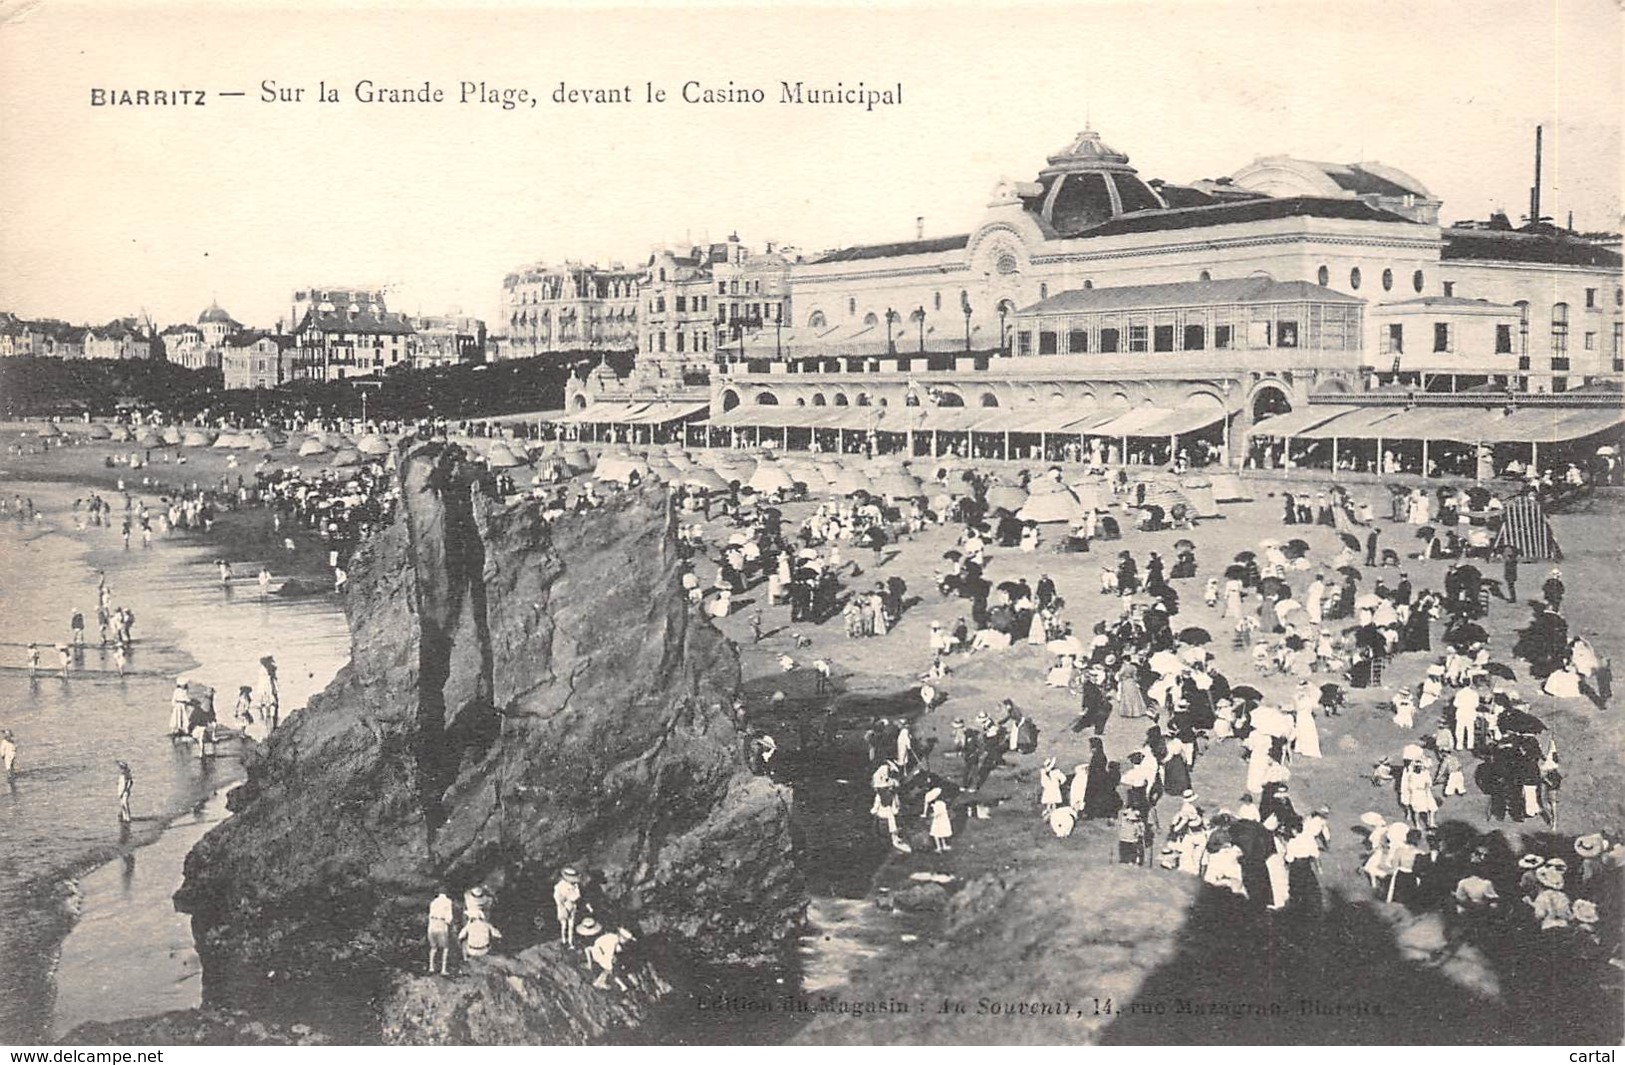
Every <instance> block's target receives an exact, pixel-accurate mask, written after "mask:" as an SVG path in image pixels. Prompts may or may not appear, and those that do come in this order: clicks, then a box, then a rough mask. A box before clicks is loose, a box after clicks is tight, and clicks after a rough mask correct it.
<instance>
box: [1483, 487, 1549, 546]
mask: <svg viewBox="0 0 1625 1065" xmlns="http://www.w3.org/2000/svg"><path fill="white" fill-rule="evenodd" d="M1509 544H1510V545H1511V546H1513V547H1516V548H1517V549H1518V556H1519V557H1520V558H1523V559H1525V560H1529V559H1543V558H1554V557H1556V556H1557V553H1558V549H1557V539H1556V538H1555V537H1554V536H1552V524H1551V522H1550V521H1548V520H1547V518H1546V508H1545V507H1543V506H1541V505H1540V500H1538V499H1536V498H1535V497H1534V496H1533V495H1521V496H1515V497H1513V498H1512V499H1509V500H1507V501H1506V503H1505V504H1504V506H1503V508H1502V510H1501V530H1500V532H1498V533H1496V534H1495V543H1494V549H1495V550H1497V551H1499V550H1501V549H1502V548H1504V547H1506V546H1507V545H1509Z"/></svg>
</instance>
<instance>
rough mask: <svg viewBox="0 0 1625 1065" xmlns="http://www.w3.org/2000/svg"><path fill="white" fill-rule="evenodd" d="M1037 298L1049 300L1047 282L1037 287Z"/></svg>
mask: <svg viewBox="0 0 1625 1065" xmlns="http://www.w3.org/2000/svg"><path fill="white" fill-rule="evenodd" d="M1038 298H1039V299H1041V300H1047V299H1049V283H1048V282H1045V283H1043V284H1040V285H1039V286H1038Z"/></svg>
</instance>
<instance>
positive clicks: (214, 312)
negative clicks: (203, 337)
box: [197, 303, 234, 325]
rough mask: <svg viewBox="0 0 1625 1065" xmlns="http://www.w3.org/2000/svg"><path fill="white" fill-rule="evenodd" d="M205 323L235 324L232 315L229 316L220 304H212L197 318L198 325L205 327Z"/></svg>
mask: <svg viewBox="0 0 1625 1065" xmlns="http://www.w3.org/2000/svg"><path fill="white" fill-rule="evenodd" d="M205 322H221V323H224V324H226V325H231V324H234V323H233V319H232V317H231V315H229V314H227V313H226V312H225V310H224V309H222V308H221V306H220V304H218V303H210V304H209V306H208V309H207V310H205V311H204V312H203V313H202V314H200V315H198V316H197V324H198V325H203V324H204V323H205Z"/></svg>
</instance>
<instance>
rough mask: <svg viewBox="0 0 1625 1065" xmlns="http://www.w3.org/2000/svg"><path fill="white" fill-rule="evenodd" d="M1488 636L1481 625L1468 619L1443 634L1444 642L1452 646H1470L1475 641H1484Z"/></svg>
mask: <svg viewBox="0 0 1625 1065" xmlns="http://www.w3.org/2000/svg"><path fill="white" fill-rule="evenodd" d="M1489 638H1490V637H1489V633H1487V632H1485V631H1484V628H1483V626H1481V625H1475V624H1473V623H1472V622H1470V621H1469V622H1467V623H1466V624H1465V625H1457V626H1456V627H1455V628H1453V629H1450V630H1448V631H1446V632H1445V634H1444V642H1445V643H1447V644H1449V645H1450V646H1452V647H1471V646H1472V645H1473V644H1475V643H1484V642H1486V641H1487V640H1489Z"/></svg>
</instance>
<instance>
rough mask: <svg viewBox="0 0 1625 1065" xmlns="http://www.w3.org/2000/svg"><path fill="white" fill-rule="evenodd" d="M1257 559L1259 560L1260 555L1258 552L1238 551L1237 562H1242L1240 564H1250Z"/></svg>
mask: <svg viewBox="0 0 1625 1065" xmlns="http://www.w3.org/2000/svg"><path fill="white" fill-rule="evenodd" d="M1256 558H1258V553H1257V552H1256V551H1237V552H1236V561H1237V562H1240V563H1243V564H1245V563H1248V562H1252V561H1253V560H1255V559H1256Z"/></svg>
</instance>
